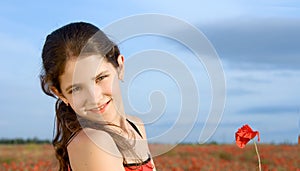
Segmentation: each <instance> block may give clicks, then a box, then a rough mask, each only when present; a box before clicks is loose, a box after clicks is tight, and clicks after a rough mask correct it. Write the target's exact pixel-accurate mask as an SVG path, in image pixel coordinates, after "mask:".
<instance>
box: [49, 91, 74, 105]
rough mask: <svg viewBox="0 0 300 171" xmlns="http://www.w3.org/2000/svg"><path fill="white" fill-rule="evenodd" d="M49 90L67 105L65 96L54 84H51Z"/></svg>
mask: <svg viewBox="0 0 300 171" xmlns="http://www.w3.org/2000/svg"><path fill="white" fill-rule="evenodd" d="M50 90H51V91H52V92H53V93H54V94H55V95H56V96H57V97H58V98H60V99H61V100H62V101H63V102H64V103H65V104H66V105H67V106H68V105H69V102H68V100H67V99H66V98H65V96H64V95H63V94H62V93H60V92H59V91H58V90H57V89H56V88H55V87H54V86H51V88H50Z"/></svg>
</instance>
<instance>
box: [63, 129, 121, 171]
mask: <svg viewBox="0 0 300 171" xmlns="http://www.w3.org/2000/svg"><path fill="white" fill-rule="evenodd" d="M68 154H69V159H70V163H71V167H72V170H74V171H76V170H89V171H94V170H95V171H96V170H124V167H123V159H122V157H121V153H120V152H119V150H118V148H117V146H116V144H115V142H114V140H113V138H112V137H111V136H110V135H109V134H108V133H107V132H105V131H101V130H95V129H90V128H85V129H83V130H82V131H80V132H79V133H78V135H77V136H76V137H75V138H74V139H73V140H72V141H71V142H70V144H69V145H68Z"/></svg>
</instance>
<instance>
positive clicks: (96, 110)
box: [88, 99, 111, 114]
mask: <svg viewBox="0 0 300 171" xmlns="http://www.w3.org/2000/svg"><path fill="white" fill-rule="evenodd" d="M110 102H111V99H109V100H108V101H107V102H106V103H104V104H102V105H100V106H98V107H95V108H92V109H90V110H88V111H90V112H93V113H99V114H102V113H104V112H105V110H106V108H107V106H108V104H109V103H110Z"/></svg>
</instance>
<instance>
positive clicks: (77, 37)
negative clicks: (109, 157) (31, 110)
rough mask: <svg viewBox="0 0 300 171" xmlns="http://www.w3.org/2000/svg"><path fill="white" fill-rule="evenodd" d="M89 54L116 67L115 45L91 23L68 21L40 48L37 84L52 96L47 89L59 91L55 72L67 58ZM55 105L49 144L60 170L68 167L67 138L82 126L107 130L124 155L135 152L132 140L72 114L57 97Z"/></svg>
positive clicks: (63, 64) (49, 36)
mask: <svg viewBox="0 0 300 171" xmlns="http://www.w3.org/2000/svg"><path fill="white" fill-rule="evenodd" d="M91 54H100V55H101V56H103V57H105V59H106V60H107V61H108V62H110V63H112V64H113V66H115V67H116V68H117V67H118V66H119V65H118V62H117V58H118V56H119V55H120V51H119V48H118V47H117V46H116V45H115V44H114V43H113V42H112V41H111V40H110V39H109V38H108V37H107V36H106V35H105V34H104V33H103V32H102V31H101V30H100V29H99V28H97V27H96V26H94V25H92V24H89V23H84V22H77V23H70V24H68V25H65V26H63V27H61V28H59V29H57V30H55V31H53V32H52V33H51V34H49V35H48V36H47V38H46V41H45V44H44V47H43V50H42V61H43V70H42V72H41V75H40V80H41V86H42V89H43V91H44V92H45V94H47V95H49V96H52V97H55V98H56V96H55V94H54V93H53V92H52V91H51V87H52V86H53V87H55V88H56V89H57V90H58V91H59V92H60V93H61V88H60V82H59V76H60V75H61V74H63V72H64V69H65V65H66V62H67V61H68V60H69V59H71V58H77V57H79V56H81V55H84V56H87V55H91ZM55 109H56V130H55V136H54V139H53V140H52V144H53V146H54V148H55V152H56V157H57V159H58V161H59V170H60V171H67V170H68V168H69V167H70V162H69V157H68V151H67V145H68V142H69V141H70V139H71V138H72V137H73V136H74V135H76V134H77V133H78V132H79V131H80V130H82V128H84V127H90V128H94V129H100V130H104V131H106V132H108V133H109V134H110V135H111V137H112V138H113V140H114V141H115V143H116V145H117V147H118V149H119V150H120V152H121V154H122V155H123V158H124V159H125V152H126V153H128V152H129V153H131V154H133V155H134V156H136V154H135V153H134V151H133V148H132V147H133V144H130V143H129V142H128V141H127V140H126V139H125V138H123V137H121V136H120V135H118V134H117V133H115V132H114V131H112V130H111V129H107V128H106V127H104V126H103V124H102V125H101V124H98V123H94V122H93V121H89V120H85V119H84V118H82V117H80V116H78V115H76V113H75V112H74V110H73V109H72V108H71V107H70V106H67V105H66V104H65V103H64V102H62V100H61V99H59V98H58V99H57V101H56V104H55Z"/></svg>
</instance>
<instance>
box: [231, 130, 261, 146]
mask: <svg viewBox="0 0 300 171" xmlns="http://www.w3.org/2000/svg"><path fill="white" fill-rule="evenodd" d="M256 135H257V136H258V141H259V140H260V138H259V132H258V131H253V130H252V129H251V128H250V126H249V125H247V124H246V125H243V126H242V127H241V128H239V130H238V131H237V132H236V133H235V142H236V145H237V146H238V147H240V148H244V147H245V146H246V144H247V143H248V142H249V141H250V140H251V139H253V138H254V137H255V136H256Z"/></svg>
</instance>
